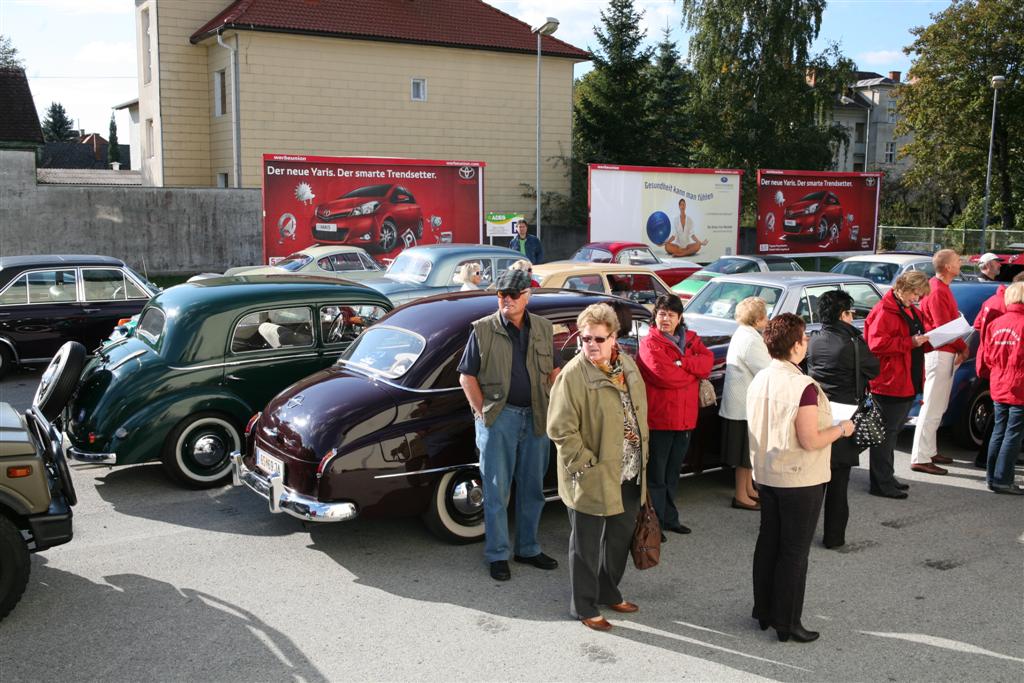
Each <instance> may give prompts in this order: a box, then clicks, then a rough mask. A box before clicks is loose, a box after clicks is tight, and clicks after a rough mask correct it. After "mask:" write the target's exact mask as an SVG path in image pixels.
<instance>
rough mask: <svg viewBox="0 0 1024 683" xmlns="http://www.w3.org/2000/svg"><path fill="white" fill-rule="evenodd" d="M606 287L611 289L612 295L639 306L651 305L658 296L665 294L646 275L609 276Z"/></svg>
mask: <svg viewBox="0 0 1024 683" xmlns="http://www.w3.org/2000/svg"><path fill="white" fill-rule="evenodd" d="M608 285H609V286H610V287H611V290H612V294H615V295H616V296H622V297H625V298H627V299H630V300H631V301H636V302H637V303H641V304H653V303H654V302H655V300H656V299H657V298H658V295H659V294H665V293H666V290H665V289H664V287H661V286H659V285H658V284H657V283H656V282H655V280H654V278H653V277H652V276H651V275H649V274H647V273H631V274H628V275H609V276H608Z"/></svg>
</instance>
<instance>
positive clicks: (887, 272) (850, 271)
mask: <svg viewBox="0 0 1024 683" xmlns="http://www.w3.org/2000/svg"><path fill="white" fill-rule="evenodd" d="M897 270H899V266H898V265H896V264H895V263H883V262H881V261H844V262H842V263H840V264H837V265H836V266H835V267H834V268H833V269H832V272H833V273H845V274H846V275H857V276H859V277H865V278H867V279H869V280H871V281H872V282H874V283H875V284H879V285H887V284H890V283H891V282H892V280H893V278H894V277H896V271H897Z"/></svg>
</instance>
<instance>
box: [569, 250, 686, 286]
mask: <svg viewBox="0 0 1024 683" xmlns="http://www.w3.org/2000/svg"><path fill="white" fill-rule="evenodd" d="M571 260H572V261H590V262H593V263H621V264H623V265H627V266H645V267H647V268H650V269H651V270H653V271H656V272H657V273H658V277H660V278H661V279H662V280H664V281H665V284H667V285H668V286H669V287H671V286H672V285H674V284H676V283H678V282H682V281H683V280H685V279H686V278H688V277H690V276H691V275H693V274H694V273H696V272H697V271H698V270H700V269H701V265H700V264H699V263H694V262H693V261H687V260H686V259H681V258H673V257H669V258H661V257H659V256H658V255H656V254H655V253H654V252H653V251H651V248H650V247H649V246H647V245H646V244H644V243H643V242H591V243H590V244H584V245H583V246H582V247H580V248H579V249H577V250H576V253H575V254H573V255H572V259H571Z"/></svg>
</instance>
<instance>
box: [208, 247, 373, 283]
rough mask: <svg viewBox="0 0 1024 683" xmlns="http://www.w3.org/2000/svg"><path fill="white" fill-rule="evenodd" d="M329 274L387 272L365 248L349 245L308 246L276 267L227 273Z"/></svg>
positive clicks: (348, 276) (356, 275)
mask: <svg viewBox="0 0 1024 683" xmlns="http://www.w3.org/2000/svg"><path fill="white" fill-rule="evenodd" d="M285 273H292V274H294V275H326V276H333V277H342V278H345V279H349V280H352V279H356V280H358V279H360V278H363V277H374V276H378V275H383V274H384V268H383V267H382V266H381V265H380V264H378V263H377V262H376V261H374V260H373V257H372V256H370V255H369V254H368V253H367V252H366V250H365V249H363V248H361V247H349V246H341V245H335V246H316V247H308V248H306V249H302V250H300V251H297V252H295V253H294V254H290V255H288V256H286V257H285V258H284V259H283V260H281V261H278V262H277V263H275V264H274V265H272V266H239V267H237V268H229V269H227V270H226V271H224V274H225V275H274V274H277V275H281V274H285Z"/></svg>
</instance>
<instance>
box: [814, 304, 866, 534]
mask: <svg viewBox="0 0 1024 683" xmlns="http://www.w3.org/2000/svg"><path fill="white" fill-rule="evenodd" d="M818 316H819V317H820V318H821V323H822V325H821V329H820V330H818V331H817V332H815V333H813V334H812V335H811V340H810V342H809V344H808V346H807V374H809V375H810V376H811V377H813V378H814V379H815V380H816V381H817V382H818V384H820V385H821V388H822V389H824V390H825V395H826V396H828V400H829V401H831V402H833V403H846V404H850V405H852V404H856V403H858V402H859V401H860V398H861V396H863V393H864V389H865V388H866V387H867V385H868V380H870V379H872V378H873V377H877V376H878V371H879V363H878V359H877V358H876V357H875V356H874V354H872V353H871V351H870V350H869V349H868V345H867V344H866V343H865V342H864V337H863V336H862V335H861V333H860V330H858V329H857V328H856V327H854V326H853V325H852V324H851V323H852V322H853V297H851V296H850V295H849V294H847V293H846V292H844V291H842V290H838V289H837V290H834V291H831V292H825V293H824V294H822V295H821V297H820V298H819V299H818ZM858 356H859V358H860V368H859V369H858V368H857V358H858ZM858 372H859V373H860V392H861V393H860V394H858V393H857V383H858V380H857V373H858ZM861 450H863V449H861V448H859V447H858V446H857V443H856V442H855V441H854V438H853V437H852V436H850V437H846V438H843V439H839V440H838V441H836V442H835V443H833V444H832V481H830V482H829V483H828V485H827V486H826V488H825V534H824V539H823V540H824V543H825V547H826V548H838V547H840V546H842V545H845V544H846V522H847V520H849V518H850V508H849V505H848V504H847V501H846V491H847V488H848V486H849V483H850V468H851V467H853V466H854V465H857V464H859V463H860V452H861Z"/></svg>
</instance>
